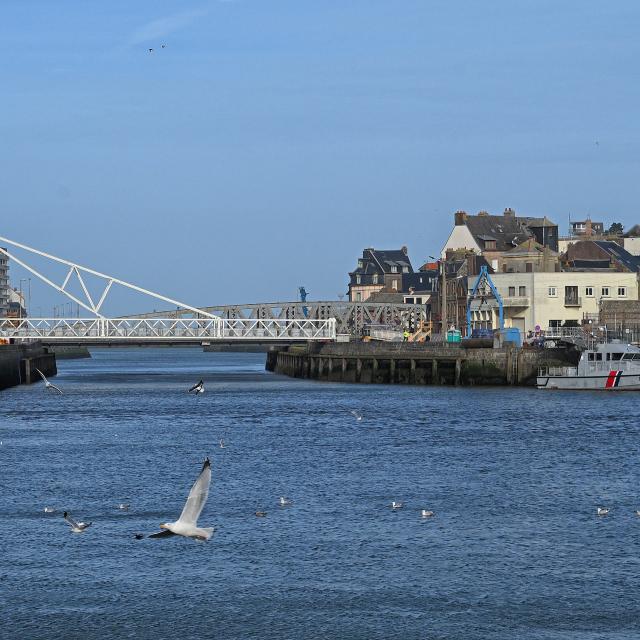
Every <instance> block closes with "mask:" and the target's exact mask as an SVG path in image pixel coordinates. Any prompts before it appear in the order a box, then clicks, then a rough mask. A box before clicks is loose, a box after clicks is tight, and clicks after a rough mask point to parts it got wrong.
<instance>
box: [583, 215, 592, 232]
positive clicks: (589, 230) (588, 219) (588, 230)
mask: <svg viewBox="0 0 640 640" xmlns="http://www.w3.org/2000/svg"><path fill="white" fill-rule="evenodd" d="M592 234H593V229H592V228H591V218H587V220H586V224H585V225H584V235H585V236H590V235H592Z"/></svg>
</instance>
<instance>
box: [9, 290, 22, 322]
mask: <svg viewBox="0 0 640 640" xmlns="http://www.w3.org/2000/svg"><path fill="white" fill-rule="evenodd" d="M6 315H7V318H26V317H27V308H26V306H25V302H24V294H23V293H22V292H21V291H19V290H18V289H14V288H13V287H9V300H8V308H7V313H6Z"/></svg>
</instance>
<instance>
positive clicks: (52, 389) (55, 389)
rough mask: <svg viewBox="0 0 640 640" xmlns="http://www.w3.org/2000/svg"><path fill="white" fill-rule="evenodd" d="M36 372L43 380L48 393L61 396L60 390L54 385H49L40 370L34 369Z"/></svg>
mask: <svg viewBox="0 0 640 640" xmlns="http://www.w3.org/2000/svg"><path fill="white" fill-rule="evenodd" d="M36 371H37V372H38V373H39V374H40V377H41V378H42V379H43V380H44V388H45V389H47V390H49V391H57V392H58V393H59V394H60V395H62V390H61V389H59V388H58V387H56V385H55V384H51V383H50V382H49V381H48V380H47V379H46V378H45V377H44V373H42V371H40V369H36Z"/></svg>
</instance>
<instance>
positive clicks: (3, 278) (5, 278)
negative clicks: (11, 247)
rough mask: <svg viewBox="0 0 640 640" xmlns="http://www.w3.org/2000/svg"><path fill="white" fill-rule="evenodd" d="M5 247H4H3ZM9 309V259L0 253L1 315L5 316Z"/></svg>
mask: <svg viewBox="0 0 640 640" xmlns="http://www.w3.org/2000/svg"><path fill="white" fill-rule="evenodd" d="M3 248H4V247H3ZM8 310H9V261H8V258H7V256H6V255H5V254H3V253H0V317H5V316H6V315H7V311H8Z"/></svg>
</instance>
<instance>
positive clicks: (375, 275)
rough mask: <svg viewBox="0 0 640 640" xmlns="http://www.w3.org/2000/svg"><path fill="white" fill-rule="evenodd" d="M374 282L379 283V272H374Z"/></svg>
mask: <svg viewBox="0 0 640 640" xmlns="http://www.w3.org/2000/svg"><path fill="white" fill-rule="evenodd" d="M373 284H378V274H377V273H374V274H373Z"/></svg>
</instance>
